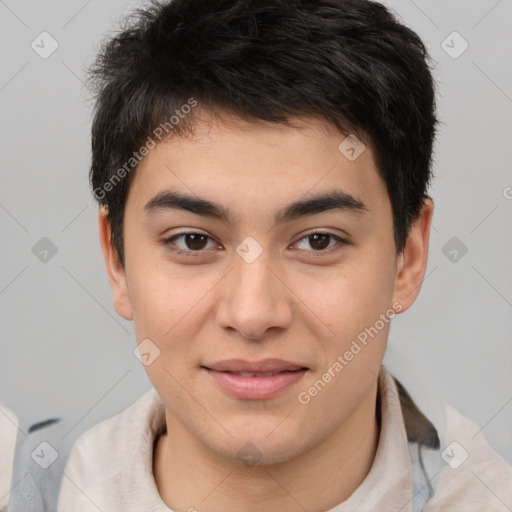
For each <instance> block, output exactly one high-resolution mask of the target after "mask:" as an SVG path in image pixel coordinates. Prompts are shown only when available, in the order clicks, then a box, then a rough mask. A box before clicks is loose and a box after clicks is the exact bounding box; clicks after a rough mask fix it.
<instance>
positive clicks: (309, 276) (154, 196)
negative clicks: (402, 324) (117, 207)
mask: <svg viewBox="0 0 512 512" xmlns="http://www.w3.org/2000/svg"><path fill="white" fill-rule="evenodd" d="M296 124H297V126H296V127H293V128H291V127H284V126H283V125H278V124H271V123H265V122H246V121H242V120H239V119H238V120H237V119H234V118H231V119H230V122H229V123H225V122H222V121H219V122H212V123H206V122H199V123H198V124H197V126H196V131H195V134H194V137H193V138H187V139H178V138H175V139H173V140H170V141H168V142H162V143H159V144H158V145H157V146H156V147H155V148H153V149H152V150H151V151H150V152H149V154H148V156H147V157H146V158H145V159H144V161H143V162H142V163H141V164H140V166H139V168H138V169H137V172H136V175H135V176H134V179H133V181H132V184H131V188H130V192H129V195H128V198H127V203H126V209H125V218H124V243H125V246H124V247H125V268H124V269H123V268H121V267H120V266H119V264H118V262H117V260H116V258H115V254H114V253H113V251H112V244H111V243H110V240H109V227H108V222H106V220H105V216H104V214H103V213H100V233H101V237H102V247H103V250H104V254H105V259H106V262H107V270H108V273H109V279H110V282H111V286H112V289H113V292H114V302H115V307H116V309H117V311H118V313H119V314H120V315H122V316H123V317H124V318H127V319H133V320H134V324H135V332H136V337H137V343H139V344H140V343H142V342H143V343H145V345H142V346H143V347H145V350H143V352H145V353H146V356H145V358H146V362H147V363H150V364H148V365H147V366H146V370H147V372H148V375H149V378H150V379H151V381H152V383H153V385H154V387H155V389H156V390H157V392H158V394H159V395H160V397H161V398H162V400H163V401H164V403H165V405H166V409H167V416H168V419H171V420H172V421H174V422H175V423H176V424H177V425H178V424H179V425H180V426H181V427H182V428H183V429H185V430H186V431H188V432H189V433H190V434H191V435H192V436H193V437H194V438H195V439H197V440H199V441H200V442H201V444H202V445H204V446H206V447H208V448H210V449H211V450H212V452H214V453H216V454H217V455H220V456H223V457H226V458H236V457H240V453H241V452H240V451H241V450H242V453H243V450H247V449H249V448H247V446H249V445H247V444H246V443H252V445H254V447H255V448H254V447H252V448H251V449H253V450H256V451H257V453H258V458H261V461H262V462H267V463H278V462H283V461H286V460H289V459H291V458H292V457H295V456H297V455H300V454H301V453H304V452H306V451H307V450H309V449H311V448H312V447H314V446H317V445H319V444H320V443H321V442H322V441H323V440H325V439H328V438H329V437H331V436H333V435H335V434H336V432H338V431H340V429H342V428H343V425H345V424H346V423H347V422H348V421H349V419H350V418H351V417H353V416H354V415H355V414H356V413H357V411H358V408H360V407H361V406H362V404H364V403H366V400H367V397H368V396H369V393H370V391H371V390H372V389H374V386H375V383H376V378H377V374H378V372H379V369H380V365H381V362H382V358H383V355H384V351H385V347H386V341H387V336H388V331H389V325H390V324H389V322H390V320H391V318H392V317H393V316H394V314H395V313H398V312H401V311H405V310H406V309H407V308H408V307H409V305H410V304H411V303H412V302H413V300H414V298H415V297H416V294H417V292H418V291H419V284H420V283H421V279H422V276H423V273H424V271H425V268H424V267H425V266H426V250H427V248H428V234H426V233H427V232H428V228H429V221H430V217H429V214H428V213H427V215H426V217H423V220H422V221H421V223H419V224H418V227H417V228H416V227H415V228H414V229H413V231H412V235H411V240H410V243H409V246H408V249H406V251H407V250H408V251H409V253H408V254H409V257H408V258H405V257H404V255H403V254H402V255H400V257H398V258H397V257H396V255H395V246H394V241H393V219H392V213H391V204H390V201H389V197H388V195H387V192H386V188H385V183H384V182H383V180H382V179H381V178H380V176H379V174H378V172H377V169H376V166H375V161H374V156H373V152H372V148H371V146H370V145H369V144H367V145H366V148H365V150H364V151H363V152H362V153H361V154H360V156H359V157H358V158H356V159H355V160H353V159H352V158H350V159H349V158H347V156H346V154H344V153H342V152H341V151H340V150H339V149H338V146H339V145H340V143H341V142H342V141H343V140H344V139H345V138H346V136H345V135H342V134H340V133H339V132H338V131H337V130H336V129H334V128H333V127H332V126H331V125H329V124H327V123H325V122H321V121H318V120H308V121H306V120H302V121H300V122H299V121H297V123H296ZM347 154H348V155H349V156H352V155H351V154H350V152H349V153H347ZM185 196H186V197H185ZM187 198H188V199H187ZM291 205H294V206H293V207H292V206H291ZM430 214H431V210H430ZM405 254H407V252H406V253H405ZM415 290H416V291H415ZM144 340H146V341H144ZM233 360H234V361H233ZM373 407H375V404H374V403H373ZM252 445H251V446H252Z"/></svg>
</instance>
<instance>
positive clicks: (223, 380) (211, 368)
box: [201, 359, 309, 400]
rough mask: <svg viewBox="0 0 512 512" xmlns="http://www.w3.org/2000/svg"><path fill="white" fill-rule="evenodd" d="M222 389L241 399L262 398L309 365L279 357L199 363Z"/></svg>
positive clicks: (299, 376)
mask: <svg viewBox="0 0 512 512" xmlns="http://www.w3.org/2000/svg"><path fill="white" fill-rule="evenodd" d="M201 368H202V369H203V370H204V371H205V372H207V374H208V375H209V376H210V377H211V378H212V380H213V382H214V383H215V384H216V385H217V386H218V387H219V388H220V389H221V390H222V391H223V392H225V393H227V394H228V395H230V396H233V397H235V398H238V399H243V400H264V399H269V398H272V397H274V396H277V395H278V394H280V393H282V392H283V391H284V390H285V389H287V388H290V387H291V386H293V385H294V384H296V383H297V382H298V381H300V380H301V379H302V378H303V377H304V375H305V373H306V372H307V371H308V370H309V368H307V367H305V366H301V365H297V364H293V363H290V362H287V361H283V360H280V359H266V360H263V361H259V362H249V361H244V360H240V359H236V360H235V359H232V360H229V361H221V362H219V363H214V364H211V365H208V366H202V367H201Z"/></svg>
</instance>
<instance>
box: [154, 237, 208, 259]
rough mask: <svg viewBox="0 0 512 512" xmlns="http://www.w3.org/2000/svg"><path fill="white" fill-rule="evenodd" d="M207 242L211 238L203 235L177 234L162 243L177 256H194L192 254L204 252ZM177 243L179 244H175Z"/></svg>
mask: <svg viewBox="0 0 512 512" xmlns="http://www.w3.org/2000/svg"><path fill="white" fill-rule="evenodd" d="M209 240H211V237H209V236H208V235H205V234H203V233H179V234H177V235H173V236H171V237H170V238H166V239H165V240H162V243H163V244H164V245H166V246H168V248H169V249H170V250H171V251H173V252H176V253H178V254H186V255H190V256H196V254H194V253H201V252H204V251H203V249H205V248H207V245H208V241H209ZM177 241H180V243H176V242H177Z"/></svg>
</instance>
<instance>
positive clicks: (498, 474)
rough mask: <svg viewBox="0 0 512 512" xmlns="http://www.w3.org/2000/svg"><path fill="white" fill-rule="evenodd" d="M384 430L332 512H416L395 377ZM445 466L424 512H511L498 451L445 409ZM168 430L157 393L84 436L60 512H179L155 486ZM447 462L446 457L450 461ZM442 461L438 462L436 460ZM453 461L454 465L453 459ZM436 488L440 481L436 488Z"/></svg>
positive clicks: (511, 479)
mask: <svg viewBox="0 0 512 512" xmlns="http://www.w3.org/2000/svg"><path fill="white" fill-rule="evenodd" d="M379 396H380V406H381V430H380V437H379V444H378V448H377V452H376V455H375V459H374V461H373V464H372V467H371V469H370V472H369V473H368V475H367V476H366V478H365V480H364V481H363V482H362V483H361V485H360V486H359V487H358V488H357V489H356V490H355V491H354V492H353V493H352V495H351V496H350V497H349V498H348V499H347V500H345V501H344V502H343V503H340V504H338V505H337V506H335V507H334V508H332V509H330V510H329V511H328V512H374V511H377V512H391V511H393V512H413V505H412V502H413V475H414V472H417V471H418V467H416V466H417V465H418V463H417V462H412V461H411V455H410V451H409V445H408V438H407V433H406V428H405V425H404V420H403V416H402V409H401V405H400V396H399V393H398V390H397V386H396V384H395V380H394V378H393V376H392V375H391V374H390V373H389V372H387V371H386V370H385V368H384V367H382V369H381V372H380V374H379ZM446 414H447V417H446V420H447V432H446V440H444V441H445V445H444V446H442V447H441V450H443V448H446V447H448V451H447V452H446V453H445V455H444V456H445V458H446V460H447V461H448V462H449V463H450V464H451V466H456V465H458V464H459V463H460V462H461V461H462V458H463V455H464V453H463V452H460V451H458V450H459V449H458V447H457V445H451V448H450V443H453V442H457V443H459V445H460V446H461V447H463V449H464V450H465V451H467V453H468V454H469V455H468V457H467V459H466V460H464V461H463V462H462V463H460V465H459V467H458V468H457V469H453V468H452V467H451V466H450V465H449V464H448V463H446V462H444V461H440V462H441V464H442V465H441V471H439V472H438V473H439V474H436V475H433V476H434V477H436V479H437V481H438V485H437V490H436V492H435V494H434V496H433V497H432V498H431V499H430V500H429V501H428V502H427V504H426V505H425V507H424V509H423V510H424V512H441V511H442V512H446V511H450V512H459V511H460V512H510V511H512V468H510V466H508V465H507V464H506V462H505V461H504V460H503V459H502V458H501V457H500V456H499V455H498V454H497V453H496V452H494V451H493V450H492V448H491V447H490V446H489V444H488V443H487V441H486V440H485V438H484V436H483V434H482V433H481V432H480V431H479V428H478V426H477V425H476V424H475V423H474V422H472V421H471V420H469V419H468V418H466V417H464V416H462V415H461V414H460V413H459V412H457V411H456V410H455V409H454V408H453V407H450V406H447V407H446ZM164 425H165V408H164V404H163V402H162V400H161V399H160V397H159V396H158V394H157V393H156V391H155V390H154V389H153V390H151V391H148V392H147V393H146V394H145V395H143V396H142V397H141V398H140V399H139V400H138V401H137V402H135V403H134V404H133V405H132V406H130V407H128V408H127V409H126V410H124V411H123V412H122V413H120V414H118V415H116V416H114V417H113V418H110V419H108V420H105V421H103V422H101V423H99V424H98V425H96V426H95V427H93V428H92V429H90V430H88V431H87V432H85V433H84V434H83V435H82V436H81V437H80V438H79V439H78V441H77V442H76V444H75V446H74V448H73V450H72V453H71V455H70V457H69V460H68V462H67V466H66V469H65V472H64V477H63V480H62V486H61V491H60V496H59V507H58V512H77V511H80V512H89V511H90V512H97V510H98V509H100V510H102V511H104V512H141V511H144V512H173V511H172V510H171V509H170V508H168V507H167V506H166V505H165V503H164V502H163V501H162V499H161V497H160V495H159V493H158V490H157V487H156V484H155V481H154V478H153V470H152V465H153V443H154V440H155V436H156V435H157V434H158V432H160V431H161V430H162V428H163V427H164ZM446 454H448V456H447V455H446ZM436 456H439V457H440V455H439V454H436ZM450 457H451V458H450ZM432 481H434V479H433V480H432Z"/></svg>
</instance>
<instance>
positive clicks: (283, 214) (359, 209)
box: [144, 190, 368, 224]
mask: <svg viewBox="0 0 512 512" xmlns="http://www.w3.org/2000/svg"><path fill="white" fill-rule="evenodd" d="M144 210H145V211H146V212H147V213H148V214H149V215H152V214H156V213H159V212H161V211H167V210H185V211H188V212H192V213H195V214H196V215H201V216H203V217H210V218H213V219H218V220H220V221H222V222H225V223H228V224H229V223H232V222H233V221H234V220H235V215H234V214H233V212H232V211H231V210H230V209H229V208H227V207H225V206H223V205H221V204H219V203H215V202H213V201H210V200H208V199H204V198H201V197H197V196H191V195H188V194H184V193H181V192H176V191H173V190H164V191H162V192H159V193H158V194H157V195H156V196H154V197H153V198H152V199H150V200H149V201H148V202H147V203H146V205H145V206H144ZM331 210H338V211H343V212H348V213H351V214H362V213H364V212H366V211H368V207H367V206H366V204H365V203H364V202H363V201H362V200H361V199H359V198H357V197H355V196H353V195H351V194H348V193H347V192H343V191H341V190H333V191H331V192H327V193H323V194H318V195H314V196H310V197H309V198H308V199H300V200H298V201H295V202H293V203H291V204H289V205H287V206H285V207H284V208H282V209H281V210H279V211H278V212H277V213H276V215H275V216H274V222H275V224H282V223H285V222H290V221H292V220H296V219H299V218H302V217H306V216H309V215H317V214H320V213H324V212H327V211H331Z"/></svg>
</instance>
